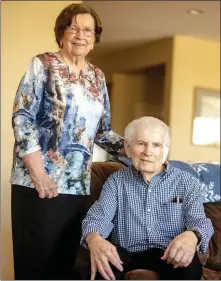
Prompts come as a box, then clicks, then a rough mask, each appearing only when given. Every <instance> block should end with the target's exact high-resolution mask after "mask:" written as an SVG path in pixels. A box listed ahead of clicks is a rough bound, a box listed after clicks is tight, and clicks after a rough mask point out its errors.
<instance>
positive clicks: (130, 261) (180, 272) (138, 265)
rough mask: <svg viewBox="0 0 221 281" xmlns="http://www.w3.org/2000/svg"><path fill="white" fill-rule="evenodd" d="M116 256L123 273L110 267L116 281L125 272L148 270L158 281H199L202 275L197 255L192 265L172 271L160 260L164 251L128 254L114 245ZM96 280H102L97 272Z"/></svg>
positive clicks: (156, 250) (171, 268) (172, 269)
mask: <svg viewBox="0 0 221 281" xmlns="http://www.w3.org/2000/svg"><path fill="white" fill-rule="evenodd" d="M115 246H116V248H117V251H118V254H119V256H120V258H121V260H122V261H123V268H124V271H123V272H120V271H118V270H117V269H116V268H115V267H114V266H112V265H111V268H112V270H113V273H114V275H115V278H116V280H124V275H125V273H126V272H128V271H131V270H134V269H148V270H152V271H155V272H157V273H158V274H159V276H160V280H200V278H201V275H202V265H201V264H200V261H199V258H198V255H197V254H195V256H194V258H193V260H192V263H191V264H190V265H189V266H188V267H183V268H176V269H174V268H173V266H172V265H171V264H167V262H166V261H163V260H161V259H160V258H161V257H162V256H163V254H164V250H161V249H158V248H153V249H149V250H147V251H143V252H139V253H129V252H128V251H126V250H125V249H123V248H121V247H119V246H118V245H115ZM95 279H96V280H104V278H103V277H102V276H101V275H100V274H99V272H98V271H97V274H96V277H95Z"/></svg>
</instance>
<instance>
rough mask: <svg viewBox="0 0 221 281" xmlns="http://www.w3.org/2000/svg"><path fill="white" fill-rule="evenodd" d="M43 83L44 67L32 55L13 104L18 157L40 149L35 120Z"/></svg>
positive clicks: (44, 81) (44, 76) (44, 78)
mask: <svg viewBox="0 0 221 281" xmlns="http://www.w3.org/2000/svg"><path fill="white" fill-rule="evenodd" d="M45 83H46V73H45V70H44V67H43V65H42V63H41V61H40V60H39V59H38V58H37V57H34V58H32V60H31V61H30V63H29V65H28V67H27V70H26V73H25V74H24V76H23V77H22V79H21V81H20V84H19V86H18V89H17V93H16V96H15V100H14V106H13V115H12V127H13V130H14V137H15V145H16V152H17V153H18V155H19V157H23V156H25V155H27V154H30V153H32V152H36V151H38V150H40V149H41V148H40V145H39V142H38V137H37V130H36V126H35V120H36V115H37V113H38V111H39V107H40V105H41V100H42V96H43V92H44V87H45Z"/></svg>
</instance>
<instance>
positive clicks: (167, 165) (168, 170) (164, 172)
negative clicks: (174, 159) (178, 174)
mask: <svg viewBox="0 0 221 281" xmlns="http://www.w3.org/2000/svg"><path fill="white" fill-rule="evenodd" d="M164 166H165V169H164V171H163V172H160V173H159V174H157V175H156V176H157V177H164V176H165V175H166V174H168V173H169V172H170V171H171V169H172V165H171V164H170V163H169V162H168V161H166V162H165V163H164ZM131 170H132V173H133V174H135V175H136V176H138V177H139V178H140V179H142V180H144V178H143V176H142V174H141V173H140V171H138V170H137V169H136V168H135V167H134V166H133V165H131Z"/></svg>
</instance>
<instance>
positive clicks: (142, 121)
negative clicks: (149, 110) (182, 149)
mask: <svg viewBox="0 0 221 281" xmlns="http://www.w3.org/2000/svg"><path fill="white" fill-rule="evenodd" d="M142 129H154V130H156V129H157V130H160V131H161V132H162V134H163V136H164V140H163V142H164V143H163V144H164V145H166V146H167V147H168V148H169V147H170V142H171V141H170V128H169V127H168V126H167V125H166V124H165V123H164V122H163V121H161V120H160V119H158V118H155V117H151V116H144V117H141V118H139V119H136V120H133V121H132V122H130V123H129V124H128V125H127V127H126V128H125V130H124V139H125V140H126V141H128V142H131V140H132V139H133V138H134V136H135V134H136V133H137V131H138V130H142Z"/></svg>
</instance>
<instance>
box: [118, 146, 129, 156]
mask: <svg viewBox="0 0 221 281" xmlns="http://www.w3.org/2000/svg"><path fill="white" fill-rule="evenodd" d="M119 155H120V156H124V157H127V154H126V151H125V148H124V147H123V148H121V150H120V152H119Z"/></svg>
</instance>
